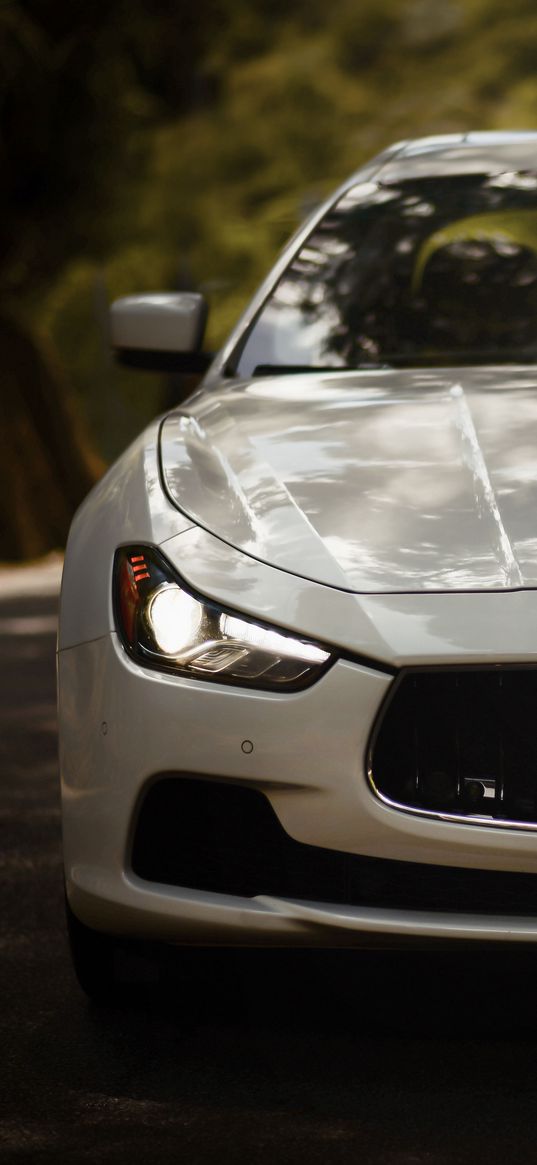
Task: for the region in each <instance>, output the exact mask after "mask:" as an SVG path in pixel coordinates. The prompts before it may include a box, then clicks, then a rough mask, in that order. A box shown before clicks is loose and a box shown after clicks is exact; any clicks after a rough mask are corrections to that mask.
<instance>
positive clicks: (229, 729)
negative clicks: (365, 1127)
mask: <svg viewBox="0 0 537 1165" xmlns="http://www.w3.org/2000/svg"><path fill="white" fill-rule="evenodd" d="M206 315H207V308H206V304H205V301H204V299H203V297H202V296H201V295H199V294H197V293H194V292H189V293H187V292H184V293H174V294H171V293H170V294H168V293H158V294H157V293H155V294H154V295H138V296H136V295H133V296H128V297H125V298H123V299H121V300H117V301H116V302H115V303H114V304H113V306H112V309H111V338H112V344H113V347H114V349H115V351H116V354H117V355H118V357H119V358H120V359H122V360H124V361H125V362H127V363H130V364H131V365H137V366H140V367H142V368H144V367H146V368H147V367H148V368H159V367H160V368H169V369H179V370H180V369H183V370H184V371H197V372H199V373H202V374H203V376H202V379H201V382H200V384H199V387H198V388H197V389H196V390H195V391H194V393H193V394H192V395H191V396H190V398H189V399H188V400H187V401H186V402H185V403H182V404H180V405H179V406H178V407H176V408H174V409H172V410H171V411H170V412H168V413H167V415H165V416H162V417H159V418H157V419H156V420H155V421H154V423H152V424H151V425H150V426H149V428H148V429H147V430H146V431H145V432H144V433H142V434H141V436H140V437H139V438H138V439H137V440H136V441H135V442H134V443H133V444H132V445H131V447H130V448H129V449H127V451H126V452H125V453H123V455H122V456H121V457H120V458H119V460H118V461H117V463H116V464H115V465H113V466H112V468H110V469H109V470H108V472H107V474H106V475H105V477H104V478H103V479H102V480H101V481H100V482H99V483H98V484H97V486H96V487H95V488H94V490H93V491H92V493H91V494H90V495H89V497H88V498H87V499H86V501H85V502H84V503H83V505H82V507H81V508H80V510H79V511H78V513H77V515H76V516H75V519H74V522H73V525H72V529H71V533H70V536H69V541H68V546H67V551H66V557H65V568H64V575H63V583H62V595H61V617H60V629H59V640H58V683H59V719H60V766H61V781H62V801H63V836H64V860H65V884H66V900H67V916H68V925H69V933H70V940H71V949H72V954H73V960H74V965H75V969H76V971H77V974H78V977H79V980H80V982H81V984H82V986H83V987H84V988H85V989H86V991H88V992H89V993H90V994H91V995H98V994H99V993H102V992H103V990H105V989H108V988H110V987H111V986H112V985H113V983H114V981H115V979H117V977H118V975H119V971H118V951H121V950H122V949H123V948H124V945H125V944H131V946H134V947H136V944H137V943H138V944H140V943H142V944H143V943H144V941H145V942H147V941H149V942H152V943H154V944H173V945H175V946H176V947H181V948H185V950H186V949H187V948H188V949H189V950H190V952H191V953H192V952H198V955H199V957H200V958H203V957H205V958H207V956H208V954H210V952H211V950H214V949H215V948H233V947H271V946H272V947H274V946H277V947H353V946H360V945H362V946H368V945H369V946H379V945H382V944H383V943H385V944H397V943H400V942H403V941H408V940H411V941H413V942H416V943H426V942H429V941H435V940H436V941H439V940H440V941H448V940H449V941H450V942H453V943H457V942H459V943H461V942H464V941H470V942H476V941H481V942H495V941H498V940H503V941H505V942H506V943H522V942H524V943H531V942H535V941H537V736H536V735H535V734H534V722H535V715H536V708H537V364H536V360H537V133H529V132H528V133H470V134H466V135H462V134H461V135H445V136H441V137H436V138H426V139H421V140H418V141H408V142H402V143H398V144H397V145H396V146H394V147H392V148H391V149H389V150H387V151H386V152H385V153H383V154H381V155H379V156H378V157H377V158H375V159H374V160H373V161H372V162H370V163H369V164H368V165H366V166H364V167H363V168H362V169H361V170H360V171H358V173H355V174H354V175H352V176H351V177H350V178H349V179H348V180H347V181H346V182H345V183H344V184H343V186H341V187H340V189H339V190H337V191H336V192H335V194H333V195H332V196H331V197H330V198H329V199H328V201H327V202H325V203H324V205H323V206H321V207H319V208H318V209H317V210H316V211H315V212H314V213H313V214H312V215H311V217H310V218H309V220H308V221H307V222H306V223H305V224H304V225H303V226H302V227H301V228H300V230H299V231H298V232H297V234H296V235H295V236H294V238H293V239H292V240H291V242H290V243H289V245H288V246H287V247H286V249H285V251H284V253H283V254H282V256H281V257H280V258H279V259H278V261H277V263H276V265H275V267H274V269H273V270H272V272H271V273H270V274H269V276H268V278H267V279H266V281H265V283H264V284H263V285H262V287H261V288H260V290H259V292H258V293H257V294H256V296H255V298H254V299H253V301H252V303H251V304H250V306H249V307H248V308H247V310H246V312H245V313H244V315H243V317H242V319H241V320H240V321H239V323H238V325H237V326H236V328H235V330H234V331H233V333H232V335H231V336H230V338H229V339H228V341H227V342H226V344H225V345H224V347H223V349H222V350H221V351H219V352H218V353H217V354H216V355H215V354H214V353H213V354H212V355H210V356H209V355H208V354H207V353H206V352H205V351H204V349H203V334H204V327H205V320H206Z"/></svg>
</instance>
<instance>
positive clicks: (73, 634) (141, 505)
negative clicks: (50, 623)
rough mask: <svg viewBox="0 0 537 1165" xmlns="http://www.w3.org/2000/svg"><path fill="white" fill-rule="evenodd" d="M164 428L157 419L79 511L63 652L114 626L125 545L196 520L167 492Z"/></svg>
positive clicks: (69, 557)
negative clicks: (161, 451)
mask: <svg viewBox="0 0 537 1165" xmlns="http://www.w3.org/2000/svg"><path fill="white" fill-rule="evenodd" d="M159 429H160V421H155V422H153V424H152V425H150V426H149V428H148V429H146V430H145V432H144V433H142V434H141V435H140V436H139V437H138V438H137V440H136V441H134V443H133V444H132V445H131V446H130V447H129V448H128V449H127V450H126V451H125V453H124V454H123V455H122V456H121V457H120V458H119V460H118V461H117V462H116V463H115V464H114V465H113V466H112V467H111V469H109V470H108V473H106V474H105V476H104V477H103V478H102V480H101V481H100V482H98V484H97V485H96V486H95V488H94V489H93V490H92V491H91V493H90V494H89V495H88V497H87V498H86V500H85V501H84V502H83V503H82V505H81V507H80V509H79V510H78V511H77V513H76V515H75V518H74V521H73V524H72V526H71V530H70V533H69V540H68V543H67V550H66V555H65V567H64V572H63V579H62V593H61V605H60V631H59V639H58V648H59V650H60V651H62V650H64V649H65V648H67V647H74V646H75V645H76V644H78V643H87V642H89V641H90V640H93V639H99V638H100V637H101V636H103V635H107V634H108V633H109V632H110V631H112V630H113V628H114V620H113V611H112V566H113V560H114V553H115V551H116V549H117V547H118V546H119V545H121V544H122V543H125V542H129V541H132V542H144V541H145V542H150V543H155V544H158V543H160V542H163V541H165V540H166V539H168V538H171V537H173V536H175V535H177V534H180V533H181V532H183V531H184V530H188V529H189V528H190V526H191V525H192V522H191V521H190V520H189V519H188V518H186V517H185V516H184V515H183V514H181V513H180V512H179V510H177V509H176V508H175V507H174V506H173V505H172V503H171V502H170V501H169V500H168V499H167V497H166V496H165V494H164V493H163V491H162V488H161V485H160V478H159V465H158V435H159Z"/></svg>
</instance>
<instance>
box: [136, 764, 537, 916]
mask: <svg viewBox="0 0 537 1165" xmlns="http://www.w3.org/2000/svg"><path fill="white" fill-rule="evenodd" d="M132 867H133V870H134V873H136V874H137V875H138V876H139V877H141V878H144V879H146V880H148V881H151V882H163V883H166V884H168V885H175V886H187V887H191V888H193V889H198V890H212V891H217V892H220V893H227V894H237V895H240V896H241V897H254V896H256V895H258V894H272V895H276V896H280V897H284V898H297V899H306V900H310V901H317V902H333V903H339V904H347V905H355V906H360V905H361V906H384V907H392V908H396V909H397V908H399V909H414V910H433V911H442V910H443V911H452V912H456V913H468V912H470V913H472V912H475V913H485V914H510V915H533V914H535V913H537V877H535V876H534V875H532V874H510V873H507V874H505V873H498V872H496V871H488V870H464V869H454V868H451V867H445V866H430V865H421V864H417V863H413V862H396V861H389V860H387V859H383V858H366V857H356V856H355V855H353V854H345V853H340V852H337V851H335V850H327V849H321V848H319V847H317V846H311V845H304V844H303V843H302V842H298V841H294V840H293V839H292V838H291V837H289V835H288V834H287V833H286V832H285V830H284V829H283V828H282V826H281V824H280V822H279V820H278V818H277V816H276V814H275V813H274V810H273V809H272V807H271V805H270V803H269V801H268V800H267V798H266V797H265V796H264V795H263V794H262V793H260V792H258V791H257V790H255V789H249V788H244V787H242V786H237V785H231V784H226V783H220V782H214V781H204V780H199V779H192V778H189V777H166V778H164V779H161V780H158V781H157V782H156V783H155V784H153V785H152V786H151V788H150V789H149V791H148V793H147V795H146V797H145V799H144V801H143V804H142V806H141V810H140V813H139V815H138V821H137V826H136V831H135V837H134V845H133V852H132Z"/></svg>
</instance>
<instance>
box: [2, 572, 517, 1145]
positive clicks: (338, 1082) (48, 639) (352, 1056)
mask: <svg viewBox="0 0 537 1165" xmlns="http://www.w3.org/2000/svg"><path fill="white" fill-rule="evenodd" d="M17 590H18V588H17V586H15V587H13V586H11V587H8V588H7V590H6V589H5V588H4V590H3V591H2V588H1V587H0V662H1V667H0V687H1V700H0V719H1V731H0V752H1V761H2V764H1V770H0V771H1V786H0V788H1V798H2V807H1V815H0V823H1V824H0V827H1V830H2V846H1V861H2V866H3V877H2V882H1V902H0V909H1V914H0V925H1V946H2V958H1V961H0V999H1V1004H2V1006H1V1034H0V1039H1V1053H0V1066H1V1067H0V1074H1V1076H2V1087H1V1092H0V1105H1V1124H0V1161H1V1162H2V1165H4V1163H8V1162H27V1161H34V1160H35V1161H36V1162H54V1163H55V1165H57V1163H60V1165H64V1163H66V1165H71V1163H73V1165H74V1163H78V1162H91V1163H92V1165H93V1163H95V1165H99V1163H101V1162H103V1163H104V1162H107V1163H108V1162H129V1163H132V1165H137V1163H139V1162H140V1163H142V1162H143V1163H144V1165H145V1163H149V1165H157V1163H158V1165H167V1163H170V1165H171V1163H172V1162H173V1163H181V1165H183V1163H187V1165H190V1163H193V1165H204V1163H212V1162H214V1163H215V1165H216V1163H217V1162H218V1163H219V1165H220V1163H222V1162H223V1163H224V1165H225V1163H228V1162H241V1163H242V1162H245V1163H250V1162H252V1163H255V1165H257V1163H259V1165H265V1163H267V1165H269V1163H270V1165H276V1163H280V1162H283V1163H290V1162H304V1163H306V1162H307V1163H308V1165H315V1163H317V1162H319V1163H321V1162H322V1163H323V1165H331V1163H332V1162H334V1163H336V1162H357V1163H358V1162H359V1163H360V1165H369V1163H373V1162H374V1163H381V1162H382V1163H383V1165H417V1163H422V1162H423V1163H424V1165H425V1163H426V1165H430V1163H435V1165H443V1163H447V1162H450V1163H455V1162H457V1163H458V1162H464V1163H470V1162H471V1163H472V1165H476V1162H477V1163H480V1162H484V1163H486V1165H494V1163H496V1162H502V1165H504V1163H505V1161H506V1160H516V1161H517V1162H526V1161H527V1162H535V1160H536V1158H537V985H536V983H535V980H536V979H537V963H536V962H535V959H534V957H533V956H532V955H531V956H529V955H527V954H525V953H520V952H518V953H516V952H515V953H512V952H507V953H502V954H499V955H498V954H497V953H494V952H490V951H487V952H479V953H468V952H461V953H458V954H445V953H443V954H442V953H434V954H431V953H428V954H423V953H416V952H412V953H409V952H399V953H395V954H394V953H383V954H380V953H376V954H360V953H358V952H354V953H352V954H350V953H349V954H346V953H343V954H341V953H340V954H337V955H332V954H330V955H326V956H324V955H310V954H309V953H307V952H306V953H303V954H301V955H300V956H294V957H289V956H285V957H283V956H279V955H278V954H274V953H270V954H263V953H261V954H259V955H258V956H256V958H255V959H250V960H247V961H246V962H244V963H239V964H238V965H237V967H236V968H235V969H234V971H233V974H232V975H231V976H229V975H228V976H227V977H225V978H224V979H222V978H221V974H220V971H219V968H218V966H216V965H215V972H214V983H211V982H209V983H204V984H202V985H201V986H198V987H197V988H194V987H193V986H192V985H190V986H188V985H185V983H184V981H181V980H180V979H178V980H177V985H174V984H173V983H172V987H171V989H170V992H169V993H168V995H167V996H165V997H164V996H162V995H160V994H159V997H158V998H154V997H153V998H152V997H147V998H146V999H144V1000H142V1001H141V1002H139V1003H138V1004H137V1005H133V1004H132V1003H131V1004H128V1005H127V1004H125V1006H123V1007H121V1008H107V1009H97V1008H93V1007H91V1006H90V1005H89V1004H88V1003H87V1002H86V1000H85V998H84V996H83V995H82V994H81V992H80V990H79V988H78V986H77V984H76V982H75V981H74V979H73V976H72V973H71V969H70V965H69V958H68V952H67V944H66V938H65V931H64V923H63V916H62V910H63V902H62V898H63V891H62V879H61V864H60V820H59V797H58V774H57V761H56V741H55V705H54V698H55V696H54V633H53V623H54V612H55V607H56V599H55V597H54V596H53V595H42V594H40V593H39V591H38V590H37V591H35V593H33V594H32V593H28V594H26V595H24V596H22V597H21V596H20V595H18V594H17ZM30 590H31V588H30Z"/></svg>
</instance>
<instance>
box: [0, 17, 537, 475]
mask: <svg viewBox="0 0 537 1165" xmlns="http://www.w3.org/2000/svg"><path fill="white" fill-rule="evenodd" d="M536 63H537V9H536V8H535V3H534V0H511V3H510V5H509V6H507V5H506V4H505V3H504V2H501V0H332V3H331V4H330V5H326V3H325V0H323V2H322V3H321V0H307V2H306V0H295V2H294V3H291V4H289V3H288V2H285V3H284V2H283V0H271V2H270V3H269V0H199V2H198V3H197V4H196V5H188V4H187V3H186V0H153V2H152V4H151V5H149V4H147V3H143V2H142V0H130V2H129V3H126V2H124V0H108V2H107V3H105V2H104V0H91V2H90V0H77V2H76V3H75V4H73V3H72V2H71V3H64V2H63V0H20V2H18V3H17V2H6V0H4V2H3V3H0V68H2V75H3V76H4V82H3V95H2V98H1V99H0V133H1V137H0V150H1V154H2V160H3V162H4V167H5V170H6V173H7V175H8V180H7V183H6V184H5V189H4V192H3V193H2V194H0V208H1V210H2V216H0V219H1V222H2V223H3V226H2V227H0V251H1V259H0V263H1V266H0V270H1V272H2V281H3V290H4V300H5V302H7V303H8V304H9V305H10V307H12V308H13V309H14V310H16V311H17V313H18V314H19V316H20V315H21V314H22V316H23V317H24V319H25V320H26V321H27V323H28V325H29V327H30V328H31V329H32V330H33V331H34V332H37V333H39V334H41V335H44V336H46V337H47V338H48V340H49V341H51V342H52V343H53V345H54V347H55V348H56V350H57V352H58V353H59V355H60V358H61V362H62V364H63V366H64V368H65V369H66V370H67V378H68V381H69V383H70V385H71V389H72V391H73V392H74V393H75V394H76V398H77V400H78V401H79V404H80V407H81V410H82V413H83V416H84V418H85V421H86V423H87V426H88V427H89V431H90V433H91V437H92V441H93V443H94V445H95V446H96V448H97V449H98V451H99V452H100V453H101V454H102V455H103V456H104V458H105V459H106V458H109V457H111V456H112V455H113V454H115V453H116V452H117V451H118V449H119V448H121V447H122V446H123V445H124V444H125V443H126V441H127V440H128V439H129V438H130V436H131V435H132V434H133V433H134V432H135V431H136V430H137V429H138V428H139V427H140V425H141V424H142V423H143V422H144V421H145V420H146V419H148V418H149V417H150V416H151V415H154V414H155V412H157V411H158V409H159V408H160V407H161V405H162V400H163V386H162V382H161V380H160V379H158V378H154V377H148V376H146V375H141V374H132V373H130V374H129V373H126V372H121V373H119V372H118V371H117V370H116V369H114V368H113V366H112V364H111V360H110V357H109V354H108V348H107V340H106V305H107V301H108V299H109V298H113V297H114V296H116V295H120V294H124V293H128V292H134V291H139V290H140V291H141V290H151V289H159V288H173V287H180V286H187V285H195V286H198V287H201V288H202V289H204V290H205V291H206V293H207V295H208V298H209V300H210V303H211V315H210V324H209V334H208V345H209V346H210V347H215V346H216V345H218V344H219V343H220V341H221V340H222V339H223V337H224V335H225V333H226V331H227V330H228V329H229V327H230V326H231V324H232V323H233V321H234V320H235V319H236V317H237V315H238V313H239V311H240V310H241V308H242V307H243V306H244V304H245V302H246V300H247V298H248V296H249V294H250V293H251V291H252V290H253V289H254V287H255V285H256V283H257V282H258V281H259V279H260V277H261V276H262V275H263V273H264V272H265V271H266V269H267V267H268V266H269V264H270V262H271V261H272V260H273V258H274V257H275V255H276V253H277V251H278V249H279V247H280V246H281V245H282V244H283V242H284V241H285V239H286V237H287V236H288V235H289V234H290V233H291V231H292V230H293V229H294V228H295V226H296V225H297V223H298V221H299V220H300V218H301V217H302V216H303V214H304V212H305V210H306V209H307V208H308V207H309V206H310V205H311V203H312V202H314V201H316V200H317V199H318V198H320V197H321V196H322V195H323V194H325V193H326V192H327V190H328V189H330V187H332V186H333V185H334V184H335V183H337V182H339V181H340V180H341V179H342V178H343V177H345V176H346V175H347V174H348V173H349V172H351V171H352V170H353V169H355V168H357V167H358V166H359V165H360V163H361V162H363V161H364V160H365V159H366V158H367V157H369V156H371V155H372V154H374V153H375V152H377V151H378V150H380V149H382V148H383V147H385V146H386V145H388V144H389V143H391V142H392V141H395V140H399V139H401V138H407V137H412V136H416V135H421V134H436V133H446V132H452V131H458V130H466V129H470V128H474V129H475V128H482V129H492V128H495V127H501V128H504V127H511V128H531V127H533V126H535V125H536V124H537V69H536Z"/></svg>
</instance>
